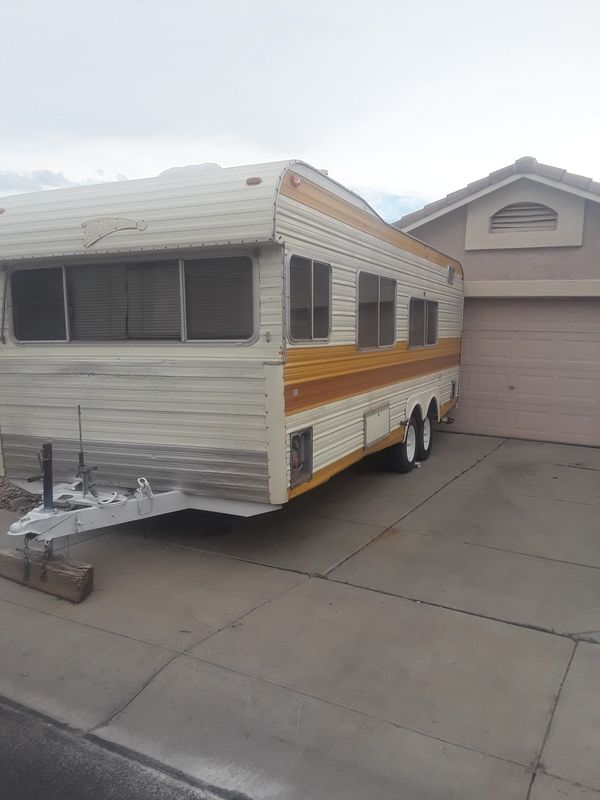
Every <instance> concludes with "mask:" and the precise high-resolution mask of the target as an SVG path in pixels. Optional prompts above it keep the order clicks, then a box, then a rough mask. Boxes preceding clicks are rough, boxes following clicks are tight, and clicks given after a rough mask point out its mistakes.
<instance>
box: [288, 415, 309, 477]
mask: <svg viewBox="0 0 600 800" xmlns="http://www.w3.org/2000/svg"><path fill="white" fill-rule="evenodd" d="M312 450H313V448H312V428H306V429H305V430H303V431H297V432H296V433H292V434H291V436H290V485H291V486H299V485H300V484H301V483H305V482H306V481H307V480H309V479H310V478H312V460H313V459H312Z"/></svg>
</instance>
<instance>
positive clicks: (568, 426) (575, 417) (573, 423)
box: [556, 410, 597, 442]
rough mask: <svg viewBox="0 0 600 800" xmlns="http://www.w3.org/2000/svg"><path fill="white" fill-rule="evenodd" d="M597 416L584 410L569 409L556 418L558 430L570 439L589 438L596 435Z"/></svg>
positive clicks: (561, 434)
mask: <svg viewBox="0 0 600 800" xmlns="http://www.w3.org/2000/svg"><path fill="white" fill-rule="evenodd" d="M596 419H597V418H596V416H595V415H590V414H585V412H583V411H572V410H571V411H569V412H565V413H563V414H559V415H558V416H557V418H556V431H557V433H558V434H559V435H560V436H562V437H566V439H567V440H568V441H573V442H574V441H577V440H579V441H584V440H586V439H588V440H589V438H591V437H592V436H593V435H594V426H595V424H596Z"/></svg>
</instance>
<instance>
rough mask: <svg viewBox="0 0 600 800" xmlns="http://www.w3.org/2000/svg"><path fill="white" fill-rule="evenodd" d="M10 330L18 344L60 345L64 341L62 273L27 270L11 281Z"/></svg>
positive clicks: (18, 273)
mask: <svg viewBox="0 0 600 800" xmlns="http://www.w3.org/2000/svg"><path fill="white" fill-rule="evenodd" d="M11 289H12V310H13V319H14V330H15V336H16V337H17V339H20V340H22V341H55V340H60V341H64V340H66V338H67V329H66V321H65V299H64V286H63V272H62V268H61V267H56V268H52V269H27V270H23V271H19V272H15V273H13V275H12V279H11Z"/></svg>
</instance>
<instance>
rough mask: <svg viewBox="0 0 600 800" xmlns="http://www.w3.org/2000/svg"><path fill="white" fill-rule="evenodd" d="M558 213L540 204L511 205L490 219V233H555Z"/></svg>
mask: <svg viewBox="0 0 600 800" xmlns="http://www.w3.org/2000/svg"><path fill="white" fill-rule="evenodd" d="M557 224H558V213H557V212H556V211H555V210H554V209H553V208H549V207H548V206H544V205H542V204H541V203H512V204H511V205H509V206H505V207H504V208H501V209H500V211H496V213H495V214H494V216H493V217H492V218H491V219H490V231H491V232H492V233H502V232H503V231H555V230H556V226H557Z"/></svg>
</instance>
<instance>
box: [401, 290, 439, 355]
mask: <svg viewBox="0 0 600 800" xmlns="http://www.w3.org/2000/svg"><path fill="white" fill-rule="evenodd" d="M437 340H438V303H437V302H435V301H434V300H422V299H421V298H419V297H411V298H410V305H409V309H408V346H409V347H424V346H425V345H431V344H436V343H437Z"/></svg>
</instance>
